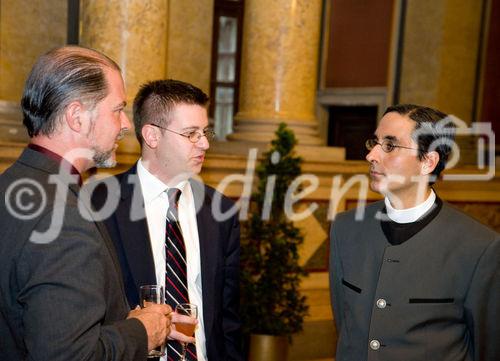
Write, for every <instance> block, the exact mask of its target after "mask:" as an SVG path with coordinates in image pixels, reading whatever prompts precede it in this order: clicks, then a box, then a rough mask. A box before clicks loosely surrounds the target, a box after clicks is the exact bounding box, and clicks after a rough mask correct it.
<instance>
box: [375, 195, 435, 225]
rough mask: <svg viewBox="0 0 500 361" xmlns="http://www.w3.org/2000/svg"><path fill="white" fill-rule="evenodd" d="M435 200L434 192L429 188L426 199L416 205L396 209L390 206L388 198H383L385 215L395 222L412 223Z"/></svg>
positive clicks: (425, 211)
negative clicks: (429, 191)
mask: <svg viewBox="0 0 500 361" xmlns="http://www.w3.org/2000/svg"><path fill="white" fill-rule="evenodd" d="M435 200H436V193H434V190H433V189H431V194H429V197H427V199H426V200H425V201H424V202H422V203H420V204H419V205H418V206H415V207H412V208H406V209H396V208H394V207H393V206H392V204H391V201H390V200H389V198H387V197H386V198H385V200H384V201H385V207H386V208H387V216H388V217H389V218H390V219H391V220H392V221H394V222H396V223H412V222H415V221H416V220H417V219H419V218H420V217H422V216H423V215H424V214H425V213H427V211H428V210H429V209H431V207H432V206H433V205H434V201H435Z"/></svg>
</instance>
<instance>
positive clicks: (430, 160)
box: [421, 150, 439, 175]
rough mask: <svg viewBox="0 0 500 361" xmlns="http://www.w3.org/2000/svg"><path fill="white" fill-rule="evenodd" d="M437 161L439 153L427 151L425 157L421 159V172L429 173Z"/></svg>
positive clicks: (423, 173)
mask: <svg viewBox="0 0 500 361" xmlns="http://www.w3.org/2000/svg"><path fill="white" fill-rule="evenodd" d="M438 163H439V154H438V152H436V151H434V150H433V151H432V152H429V153H427V154H426V155H425V158H424V159H423V160H422V169H421V174H422V175H427V174H431V173H432V171H433V170H434V169H435V168H436V166H437V164H438Z"/></svg>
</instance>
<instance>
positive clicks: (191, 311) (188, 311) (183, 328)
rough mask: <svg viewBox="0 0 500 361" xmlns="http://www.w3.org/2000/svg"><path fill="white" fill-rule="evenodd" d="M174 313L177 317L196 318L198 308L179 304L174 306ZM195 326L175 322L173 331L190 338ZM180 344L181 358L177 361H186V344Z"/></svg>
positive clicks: (190, 304) (192, 305) (188, 304)
mask: <svg viewBox="0 0 500 361" xmlns="http://www.w3.org/2000/svg"><path fill="white" fill-rule="evenodd" d="M175 312H176V313H178V314H179V315H185V316H189V317H193V318H198V307H197V306H196V305H194V304H192V303H179V304H178V305H177V306H175ZM195 328H196V325H193V324H191V323H184V322H176V323H175V329H176V330H177V331H179V332H180V333H183V334H184V335H186V336H189V337H192V336H193V335H194V329H195ZM181 344H182V357H181V358H180V359H179V361H187V359H186V348H187V343H186V342H181Z"/></svg>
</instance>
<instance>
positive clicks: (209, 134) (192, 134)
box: [149, 123, 215, 143]
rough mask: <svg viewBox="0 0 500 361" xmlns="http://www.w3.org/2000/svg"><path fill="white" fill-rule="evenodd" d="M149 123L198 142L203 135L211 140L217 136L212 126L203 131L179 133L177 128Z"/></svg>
mask: <svg viewBox="0 0 500 361" xmlns="http://www.w3.org/2000/svg"><path fill="white" fill-rule="evenodd" d="M149 125H152V126H153V127H157V128H160V129H163V130H168V131H169V132H171V133H175V134H178V135H180V136H182V137H184V138H187V139H189V141H190V142H191V143H198V142H199V141H200V139H201V137H206V138H207V140H208V141H209V142H210V141H212V140H213V139H214V138H215V132H214V131H213V129H210V128H208V129H204V130H203V132H200V131H199V130H192V131H190V132H186V133H178V132H176V131H175V130H171V129H168V128H164V127H162V126H161V125H158V124H153V123H149Z"/></svg>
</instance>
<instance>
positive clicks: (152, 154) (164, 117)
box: [93, 80, 242, 360]
mask: <svg viewBox="0 0 500 361" xmlns="http://www.w3.org/2000/svg"><path fill="white" fill-rule="evenodd" d="M207 103H208V97H207V96H206V95H205V94H204V93H203V91H201V90H200V89H198V88H197V87H195V86H193V85H191V84H187V83H184V82H181V81H177V80H157V81H152V82H149V83H147V84H145V85H143V86H142V87H141V89H140V90H139V92H138V94H137V96H136V98H135V100H134V105H133V112H134V125H135V132H136V136H137V139H138V140H139V143H140V145H141V158H140V159H139V160H138V162H137V163H136V164H135V165H134V166H133V167H132V168H131V169H129V170H128V171H127V172H125V173H123V174H120V175H118V176H117V177H116V180H118V183H119V188H120V189H119V191H118V192H115V191H114V190H113V187H112V186H111V185H112V183H113V181H112V180H113V179H115V178H110V179H108V182H107V184H108V185H109V186H108V187H104V186H102V185H99V186H98V187H97V188H96V190H95V191H94V194H93V203H94V205H95V207H96V209H102V208H103V204H104V203H105V202H109V204H112V203H114V202H116V203H118V206H117V209H116V211H115V212H114V213H113V214H112V215H111V217H109V218H108V219H106V220H105V224H106V226H107V228H108V230H109V232H110V235H111V238H112V239H113V240H114V242H115V246H116V249H117V251H118V254H119V259H120V262H121V265H122V268H123V276H124V282H125V288H126V293H127V297H128V300H129V303H130V305H131V306H132V307H135V306H136V305H137V304H138V303H139V287H140V286H141V285H146V284H160V285H163V286H165V290H166V292H165V293H166V295H165V301H166V303H168V304H170V305H171V306H172V307H175V306H176V305H177V304H179V303H193V304H196V305H197V306H198V311H199V312H198V313H199V317H198V319H199V326H198V327H197V329H196V333H195V337H196V345H195V346H193V345H191V346H189V347H188V350H187V351H188V352H187V357H188V360H196V359H197V360H242V356H241V351H240V321H239V317H238V303H239V253H240V244H239V222H238V219H237V216H236V215H234V216H231V217H230V218H229V219H225V220H221V219H218V218H217V217H216V215H215V214H214V213H213V212H212V201H213V199H214V198H218V199H222V200H221V201H220V206H219V208H221V209H220V210H221V212H222V213H224V212H225V211H227V210H229V209H230V208H231V207H232V206H233V202H232V201H230V200H229V199H228V198H225V197H224V196H222V195H221V194H219V193H217V192H216V191H215V190H214V189H213V188H211V187H208V186H206V185H204V184H202V183H201V182H199V181H197V180H194V179H193V177H194V176H196V175H197V174H198V173H200V171H201V168H202V165H203V161H204V160H205V153H206V151H207V149H208V148H209V141H210V140H212V139H213V137H214V132H213V130H212V129H211V128H209V125H208V117H207V109H206V105H207ZM116 180H115V181H114V182H116ZM108 197H110V199H114V201H113V200H111V201H110V199H108ZM116 203H114V204H116ZM166 350H167V356H165V357H164V359H165V360H166V359H168V360H178V359H179V356H180V353H181V348H180V344H178V343H176V342H175V341H173V342H169V343H168V344H167V347H166Z"/></svg>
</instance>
